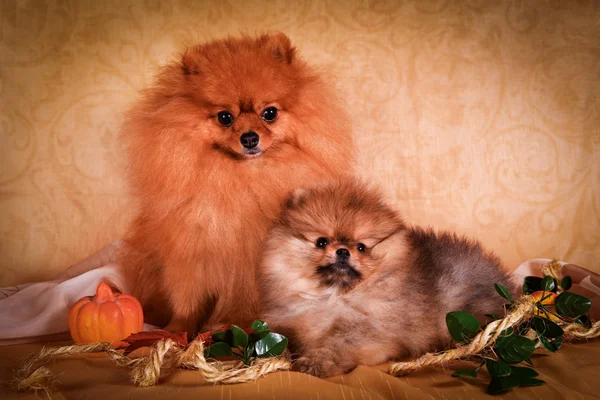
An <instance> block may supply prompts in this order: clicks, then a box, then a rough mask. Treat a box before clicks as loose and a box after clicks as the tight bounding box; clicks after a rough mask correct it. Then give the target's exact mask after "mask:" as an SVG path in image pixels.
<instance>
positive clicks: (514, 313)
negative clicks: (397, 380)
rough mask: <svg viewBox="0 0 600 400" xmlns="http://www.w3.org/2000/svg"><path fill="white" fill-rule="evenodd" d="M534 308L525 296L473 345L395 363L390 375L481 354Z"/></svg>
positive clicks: (475, 340) (488, 326)
mask: <svg viewBox="0 0 600 400" xmlns="http://www.w3.org/2000/svg"><path fill="white" fill-rule="evenodd" d="M534 306H535V300H534V299H533V297H531V296H523V297H521V299H519V300H518V301H517V302H516V303H515V304H514V307H513V309H512V310H511V311H510V312H509V313H508V314H507V315H506V316H505V317H504V318H502V319H498V320H496V321H492V322H490V323H489V324H487V326H486V327H485V329H484V330H483V331H481V332H479V333H478V334H477V336H475V337H474V338H473V340H472V341H471V343H469V344H467V345H465V346H460V347H457V348H456V349H452V350H448V351H444V352H441V353H427V354H425V355H423V356H421V357H419V358H418V359H416V360H414V361H407V362H398V363H394V364H392V365H391V366H390V369H389V373H390V374H391V375H394V376H400V375H405V374H408V373H410V372H413V371H416V370H419V369H421V368H424V367H427V366H430V365H441V364H445V363H447V362H449V361H453V360H458V359H461V358H465V357H469V356H471V355H474V354H479V353H480V352H482V351H483V350H484V349H485V348H487V347H488V346H491V345H492V344H493V343H495V342H496V339H498V337H499V336H500V334H501V333H502V331H503V330H505V329H508V328H511V327H513V326H515V325H518V324H520V323H521V322H523V321H524V320H525V319H527V318H528V317H529V316H530V315H531V310H532V308H533V307H534Z"/></svg>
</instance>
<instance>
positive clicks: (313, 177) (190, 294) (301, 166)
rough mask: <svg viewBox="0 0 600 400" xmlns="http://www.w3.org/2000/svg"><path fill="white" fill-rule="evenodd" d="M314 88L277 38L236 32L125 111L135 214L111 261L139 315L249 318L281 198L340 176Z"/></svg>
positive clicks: (347, 141) (325, 102) (194, 54)
mask: <svg viewBox="0 0 600 400" xmlns="http://www.w3.org/2000/svg"><path fill="white" fill-rule="evenodd" d="M326 86H327V85H326V84H325V82H324V81H323V80H322V79H321V78H320V77H319V75H318V74H317V73H316V72H315V71H314V70H313V69H312V68H310V67H309V66H308V65H307V64H306V63H305V62H304V61H303V60H302V59H300V58H299V56H298V54H297V51H296V49H295V48H294V47H293V46H292V44H291V43H290V40H289V39H288V38H287V37H286V36H285V35H283V34H269V35H263V36H259V37H248V36H244V37H240V38H228V39H224V40H217V41H212V42H209V43H205V44H201V45H198V46H196V47H192V48H189V49H188V50H187V51H186V52H185V54H184V55H183V56H182V57H181V59H180V61H178V62H173V63H171V64H169V65H167V66H166V67H164V69H163V70H162V72H161V73H160V74H159V76H158V78H157V80H156V82H155V84H154V85H153V86H152V87H150V88H149V89H147V90H146V91H145V92H144V93H143V96H142V98H141V100H140V101H139V102H138V103H137V104H135V106H134V107H133V108H132V109H131V110H130V112H129V113H128V114H127V118H126V122H125V124H124V127H123V130H122V135H123V137H124V138H125V140H126V142H127V150H128V159H129V178H130V182H131V187H132V189H133V190H134V191H135V194H136V195H137V198H138V200H139V215H138V216H137V218H136V219H135V221H134V222H133V223H132V225H131V227H130V229H129V233H128V235H127V237H126V242H127V243H128V244H129V245H130V247H132V248H133V249H134V251H130V252H128V253H126V254H124V255H123V260H122V262H123V263H124V264H125V265H126V266H127V267H128V269H129V271H130V272H131V278H132V279H133V280H134V281H135V291H134V294H135V295H136V296H137V297H138V298H139V299H140V301H141V302H142V304H143V306H144V309H145V315H146V321H147V322H150V323H155V324H159V325H164V324H166V323H167V322H168V325H167V329H168V330H171V331H188V332H190V333H193V332H196V331H198V330H199V329H200V328H201V327H202V326H204V325H213V324H217V323H236V324H240V325H247V324H248V323H249V322H250V321H252V319H253V318H255V317H257V312H258V297H257V285H256V281H255V279H256V278H255V276H256V275H255V274H256V266H257V262H258V258H259V254H260V250H261V246H262V242H263V239H264V238H265V236H266V235H267V232H268V230H269V228H270V227H271V225H272V223H273V222H274V221H275V220H276V218H277V216H278V215H279V212H280V209H281V204H282V202H283V200H284V198H285V197H286V196H287V195H288V193H289V192H290V191H292V190H293V189H295V188H297V187H299V186H305V185H309V184H313V183H315V182H319V181H322V180H326V179H330V178H332V177H337V176H341V175H345V174H348V173H351V172H352V171H351V164H352V153H353V145H352V138H351V134H350V129H349V124H348V119H347V117H346V115H345V114H344V112H343V110H342V108H341V107H340V106H339V105H338V102H337V101H336V99H335V98H334V96H333V95H332V92H331V91H330V90H329V89H328V88H327V87H326ZM269 107H275V108H276V109H277V110H278V115H277V118H276V119H275V120H274V121H267V120H265V119H264V118H261V115H263V114H262V113H263V111H264V110H265V109H267V108H269ZM222 111H226V112H228V113H230V114H231V116H232V118H233V123H232V124H231V126H224V125H223V124H222V123H221V122H220V121H221V120H220V118H219V113H220V112H222ZM248 132H254V133H256V134H257V135H258V136H259V138H260V141H259V144H258V146H257V147H256V148H254V149H252V150H253V152H252V153H250V152H248V149H246V148H245V147H244V146H243V145H242V144H241V139H240V137H241V135H243V134H244V133H248Z"/></svg>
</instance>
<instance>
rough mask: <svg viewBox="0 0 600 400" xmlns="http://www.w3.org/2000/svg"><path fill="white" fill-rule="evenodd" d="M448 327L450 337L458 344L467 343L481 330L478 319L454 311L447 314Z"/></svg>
mask: <svg viewBox="0 0 600 400" xmlns="http://www.w3.org/2000/svg"><path fill="white" fill-rule="evenodd" d="M446 325H447V326H448V332H450V336H452V339H454V340H455V341H457V342H464V341H467V340H468V339H470V338H471V337H473V336H475V334H476V333H477V331H478V330H479V328H480V325H479V321H478V320H477V318H475V317H474V316H473V315H471V314H469V313H466V312H462V311H452V312H449V313H448V314H446Z"/></svg>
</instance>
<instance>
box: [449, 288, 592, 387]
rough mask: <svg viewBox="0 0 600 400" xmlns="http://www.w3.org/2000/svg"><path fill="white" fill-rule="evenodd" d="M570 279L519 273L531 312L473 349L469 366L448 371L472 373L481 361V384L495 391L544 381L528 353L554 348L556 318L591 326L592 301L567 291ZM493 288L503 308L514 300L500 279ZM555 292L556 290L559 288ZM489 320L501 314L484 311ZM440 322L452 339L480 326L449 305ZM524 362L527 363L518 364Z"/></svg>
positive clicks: (465, 337) (466, 337)
mask: <svg viewBox="0 0 600 400" xmlns="http://www.w3.org/2000/svg"><path fill="white" fill-rule="evenodd" d="M572 282H573V281H572V279H571V278H570V277H568V276H565V277H564V278H562V279H561V281H560V283H559V282H557V281H556V279H554V278H552V277H551V276H545V277H543V278H539V277H535V276H528V277H527V278H525V281H524V284H523V287H522V291H523V294H525V295H531V296H532V298H533V299H534V300H535V301H534V303H533V304H534V305H533V307H532V309H531V314H530V316H529V317H528V318H525V320H524V321H523V322H521V323H520V324H518V325H516V326H513V328H511V329H507V330H505V331H503V332H502V333H501V334H500V335H499V336H498V338H497V340H496V341H495V343H494V344H493V346H491V347H489V348H486V349H485V350H484V351H483V352H482V354H481V355H479V354H478V355H473V356H471V359H474V360H479V366H478V367H477V368H474V369H470V368H463V369H459V370H457V371H456V372H454V373H453V374H452V376H454V377H468V378H478V372H479V371H480V370H481V368H483V367H484V366H485V368H487V370H488V373H489V374H490V376H491V380H490V382H489V384H488V387H487V392H488V393H489V394H497V393H502V392H506V391H508V390H511V389H512V388H515V387H518V386H538V385H542V384H544V383H545V382H544V381H543V380H541V379H537V376H538V375H539V374H538V373H537V372H536V371H535V369H533V368H530V367H533V362H532V361H531V358H530V357H531V355H532V354H533V353H534V351H535V349H536V347H538V346H542V347H544V348H545V349H547V350H549V351H551V352H556V351H558V350H559V349H560V348H561V346H562V344H563V342H564V330H563V329H562V328H561V326H560V325H559V324H563V325H564V324H571V323H577V324H581V325H583V326H584V327H586V328H589V327H590V326H591V323H590V320H589V318H588V317H587V316H586V315H585V313H587V312H588V311H589V309H590V307H591V306H592V302H591V301H590V300H589V299H587V298H586V297H583V296H580V295H577V294H574V293H570V292H569V291H568V290H569V289H570V288H571V286H572ZM495 289H496V292H498V294H499V295H500V296H502V297H503V298H505V299H506V300H508V302H509V304H507V306H506V308H507V309H508V310H510V309H511V308H512V307H513V305H514V304H515V301H514V300H513V299H512V297H511V296H510V293H509V291H508V290H507V289H506V288H505V287H503V286H502V285H500V284H497V283H496V284H495ZM559 292H560V293H559ZM486 317H487V318H489V319H491V321H495V320H499V319H501V317H499V316H497V315H493V314H486ZM491 321H490V322H491ZM488 323H489V322H488ZM446 325H447V327H448V331H449V333H450V336H451V337H452V339H453V340H455V341H456V342H459V343H468V342H469V341H470V340H471V339H473V338H474V337H475V336H476V335H477V334H479V333H480V332H481V330H482V329H484V328H485V326H484V327H483V328H482V327H481V325H480V323H479V321H478V320H477V318H475V317H474V316H473V315H471V314H469V313H466V312H462V311H453V312H450V313H448V314H447V315H446ZM522 363H525V364H527V365H528V366H529V367H525V366H518V364H522Z"/></svg>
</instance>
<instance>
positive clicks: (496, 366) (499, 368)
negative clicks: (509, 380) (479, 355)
mask: <svg viewBox="0 0 600 400" xmlns="http://www.w3.org/2000/svg"><path fill="white" fill-rule="evenodd" d="M485 366H486V367H487V370H488V372H489V373H490V375H491V376H492V378H496V377H501V376H508V375H510V366H509V365H508V364H506V363H503V362H502V361H496V360H493V359H491V358H486V360H485Z"/></svg>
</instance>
